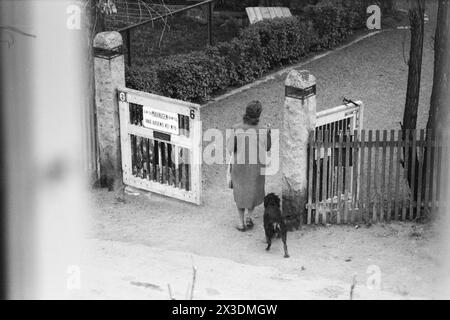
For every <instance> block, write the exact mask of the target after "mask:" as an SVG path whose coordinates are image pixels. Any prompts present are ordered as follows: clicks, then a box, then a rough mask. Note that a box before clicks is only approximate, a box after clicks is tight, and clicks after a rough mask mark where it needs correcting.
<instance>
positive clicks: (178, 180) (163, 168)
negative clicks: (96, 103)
mask: <svg viewBox="0 0 450 320" xmlns="http://www.w3.org/2000/svg"><path fill="white" fill-rule="evenodd" d="M118 98H119V112H120V139H121V150H122V169H123V181H124V183H125V184H126V185H129V186H132V187H136V188H139V189H143V190H148V191H151V192H155V193H159V194H162V195H165V196H168V197H172V198H176V199H180V200H184V201H188V202H192V203H195V204H197V205H199V204H200V203H201V191H202V186H201V181H202V180H201V159H202V158H201V155H202V140H201V137H202V127H201V121H200V106H199V105H197V104H193V103H188V102H184V101H180V100H175V99H171V98H166V97H162V96H158V95H154V94H150V93H146V92H141V91H136V90H132V89H128V88H120V89H119V90H118Z"/></svg>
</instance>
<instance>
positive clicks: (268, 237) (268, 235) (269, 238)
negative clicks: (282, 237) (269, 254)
mask: <svg viewBox="0 0 450 320" xmlns="http://www.w3.org/2000/svg"><path fill="white" fill-rule="evenodd" d="M265 232H266V242H267V248H266V250H267V251H269V250H270V246H271V245H272V232H271V230H267V228H266V230H265Z"/></svg>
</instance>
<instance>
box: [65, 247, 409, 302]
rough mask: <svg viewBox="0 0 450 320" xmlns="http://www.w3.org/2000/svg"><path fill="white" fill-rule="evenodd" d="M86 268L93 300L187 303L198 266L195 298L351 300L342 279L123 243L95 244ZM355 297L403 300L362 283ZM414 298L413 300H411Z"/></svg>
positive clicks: (86, 292)
mask: <svg viewBox="0 0 450 320" xmlns="http://www.w3.org/2000/svg"><path fill="white" fill-rule="evenodd" d="M87 247H88V248H89V251H88V252H85V258H86V259H87V261H86V264H85V265H81V269H80V270H81V274H80V275H81V277H80V280H81V288H82V290H81V291H74V292H73V294H74V295H73V297H74V298H78V297H83V298H89V299H100V298H101V299H168V298H169V290H168V284H170V287H171V291H172V296H173V297H174V298H176V299H177V300H180V299H185V297H186V292H187V289H188V288H190V283H192V274H193V271H192V266H193V265H195V266H196V268H197V273H196V282H195V286H194V299H213V300H214V299H220V300H226V299H237V300H241V299H248V300H254V299H269V300H272V299H280V297H282V298H283V299H349V295H350V285H349V284H348V283H345V282H342V281H340V280H339V279H334V280H330V279H328V278H319V277H315V278H311V277H304V276H302V275H300V274H293V273H285V272H283V271H280V270H279V269H277V268H273V267H269V266H267V267H266V266H253V265H248V264H241V263H236V262H234V261H232V260H228V259H223V258H214V257H209V256H199V255H195V254H190V253H186V252H180V251H169V250H162V249H158V248H153V247H148V246H144V245H136V244H130V243H123V242H117V241H104V240H91V241H89V243H88V244H87ZM353 298H354V299H402V298H404V296H402V295H399V294H392V293H389V292H385V291H381V290H371V289H368V288H367V287H366V285H365V283H364V282H362V283H356V286H355V288H354V289H353ZM410 298H413V297H410Z"/></svg>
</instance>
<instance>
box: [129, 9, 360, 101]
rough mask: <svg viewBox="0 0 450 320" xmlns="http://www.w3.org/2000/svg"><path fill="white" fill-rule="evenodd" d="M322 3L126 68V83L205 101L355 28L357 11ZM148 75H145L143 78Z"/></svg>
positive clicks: (332, 44) (321, 47)
mask: <svg viewBox="0 0 450 320" xmlns="http://www.w3.org/2000/svg"><path fill="white" fill-rule="evenodd" d="M342 1H343V3H342V5H340V6H331V5H329V4H326V3H325V4H322V5H318V6H315V7H314V8H313V9H312V11H311V12H310V14H309V16H310V19H305V18H304V17H297V16H294V17H291V18H276V19H271V20H264V21H261V22H258V23H255V24H253V25H250V26H249V27H247V28H246V29H243V30H241V32H240V34H239V36H237V37H236V38H234V39H232V40H231V41H228V42H222V43H219V44H217V45H216V46H213V47H207V48H206V49H205V50H201V51H195V52H191V53H187V54H178V55H172V56H169V57H165V58H161V59H158V60H157V61H155V62H154V63H153V64H152V66H146V67H145V68H142V66H134V67H132V68H130V69H129V70H128V74H127V85H128V86H130V87H133V88H136V89H139V90H144V91H150V92H155V93H159V94H162V95H166V96H169V97H173V98H177V99H182V100H187V101H195V102H199V101H204V100H207V99H208V98H209V97H210V96H211V95H212V94H215V93H217V92H220V91H221V90H224V89H226V88H227V87H229V86H238V85H243V84H246V83H249V82H251V81H254V80H255V79H257V78H259V77H261V76H262V75H263V74H265V73H267V72H268V71H270V70H273V69H275V68H278V67H281V66H284V65H289V64H292V63H294V62H296V61H299V60H300V59H301V58H303V57H305V56H306V55H308V54H310V53H311V52H317V51H321V50H325V49H329V48H333V47H335V46H336V45H338V44H340V43H342V42H343V41H344V40H345V39H346V38H347V37H348V36H349V35H350V34H351V33H352V32H353V29H354V28H357V27H358V26H359V23H360V21H359V19H358V18H359V16H360V12H358V9H352V8H349V7H347V6H346V5H348V3H349V2H352V1H349V0H347V1H346V0H342ZM147 77H148V78H147Z"/></svg>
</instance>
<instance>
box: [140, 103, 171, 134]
mask: <svg viewBox="0 0 450 320" xmlns="http://www.w3.org/2000/svg"><path fill="white" fill-rule="evenodd" d="M143 113H144V119H143V123H142V124H143V126H144V127H146V128H149V129H153V130H156V131H162V132H167V133H171V134H178V133H179V128H178V114H177V113H174V112H168V111H161V110H158V109H155V108H151V107H146V106H144V108H143Z"/></svg>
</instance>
